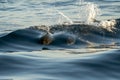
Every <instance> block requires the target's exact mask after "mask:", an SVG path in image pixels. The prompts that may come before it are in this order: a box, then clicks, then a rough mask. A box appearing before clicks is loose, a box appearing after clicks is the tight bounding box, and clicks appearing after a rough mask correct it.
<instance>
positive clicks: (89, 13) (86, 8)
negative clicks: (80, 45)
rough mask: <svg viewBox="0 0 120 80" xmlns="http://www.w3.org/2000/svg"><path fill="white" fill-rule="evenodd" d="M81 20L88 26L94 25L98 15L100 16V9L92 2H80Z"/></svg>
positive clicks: (81, 0)
mask: <svg viewBox="0 0 120 80" xmlns="http://www.w3.org/2000/svg"><path fill="white" fill-rule="evenodd" d="M79 6H80V9H79V18H81V19H85V22H86V23H87V24H91V23H93V21H94V19H95V18H96V17H97V15H99V14H100V9H99V7H98V5H97V4H95V3H91V2H85V1H84V0H80V1H79Z"/></svg>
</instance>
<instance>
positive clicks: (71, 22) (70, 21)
mask: <svg viewBox="0 0 120 80" xmlns="http://www.w3.org/2000/svg"><path fill="white" fill-rule="evenodd" d="M56 11H57V12H58V13H59V14H60V15H62V16H63V17H64V18H65V19H67V20H68V21H69V23H70V24H73V21H72V20H71V19H70V18H69V17H68V16H66V15H65V14H64V13H63V12H61V11H59V10H56Z"/></svg>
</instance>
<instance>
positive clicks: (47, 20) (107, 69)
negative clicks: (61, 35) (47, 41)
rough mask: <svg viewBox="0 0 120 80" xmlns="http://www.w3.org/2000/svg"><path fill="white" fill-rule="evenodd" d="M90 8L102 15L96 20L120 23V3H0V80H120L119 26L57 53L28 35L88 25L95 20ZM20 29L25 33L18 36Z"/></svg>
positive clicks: (98, 0) (96, 0)
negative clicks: (38, 27) (54, 27)
mask: <svg viewBox="0 0 120 80" xmlns="http://www.w3.org/2000/svg"><path fill="white" fill-rule="evenodd" d="M86 4H92V5H95V6H96V7H98V8H99V10H100V11H98V12H99V14H97V16H96V14H95V15H92V16H91V17H92V18H93V17H95V18H96V19H98V20H107V19H118V18H120V1H119V0H84V1H83V0H0V79H13V80H119V79H120V58H119V57H120V54H119V53H120V41H119V39H120V36H119V34H120V31H119V29H120V26H117V30H115V32H109V31H105V34H104V35H103V34H102V33H101V32H97V31H99V30H97V31H94V29H93V31H92V32H90V33H87V34H85V35H80V36H79V37H80V38H81V40H80V41H78V42H76V43H75V45H73V46H72V45H71V46H66V45H58V44H60V43H59V42H58V43H53V45H50V46H48V48H50V49H53V50H42V47H46V46H41V45H39V44H38V43H37V41H36V39H37V38H38V37H39V35H40V34H41V33H40V32H37V31H31V30H24V28H28V27H29V26H34V25H44V24H45V25H54V24H59V23H61V22H64V21H69V22H70V21H87V20H88V19H89V18H91V17H90V12H89V9H88V8H86ZM88 6H89V8H90V6H91V5H87V7H88ZM92 7H94V6H92ZM87 9H88V10H87ZM87 11H88V12H87ZM91 13H94V11H92V12H91ZM63 15H64V16H63ZM65 16H66V17H67V18H65ZM19 29H23V30H21V31H16V32H14V31H15V30H19ZM88 31H89V30H88ZM90 31H91V30H90ZM10 32H13V33H12V34H9V35H8V36H6V35H7V34H8V33H10ZM4 36H5V37H4ZM13 36H16V37H14V38H13ZM73 36H74V35H73ZM12 38H13V39H12ZM27 39H29V40H27ZM34 39H35V40H34ZM83 40H85V42H84V41H83ZM58 41H59V40H58ZM87 43H89V44H90V45H87ZM56 44H57V45H56ZM104 44H106V45H104ZM94 45H95V46H94ZM100 45H101V46H100Z"/></svg>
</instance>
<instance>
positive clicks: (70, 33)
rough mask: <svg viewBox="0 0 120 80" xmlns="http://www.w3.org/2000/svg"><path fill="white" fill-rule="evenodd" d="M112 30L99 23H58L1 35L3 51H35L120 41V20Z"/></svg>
mask: <svg viewBox="0 0 120 80" xmlns="http://www.w3.org/2000/svg"><path fill="white" fill-rule="evenodd" d="M115 21H116V24H115V25H114V27H115V28H116V29H113V30H112V32H111V31H109V30H107V29H105V28H103V27H98V26H95V25H88V24H81V23H79V24H67V25H66V24H58V25H51V26H48V27H46V26H43V25H42V26H33V27H30V28H26V29H20V30H16V31H13V32H11V33H9V34H7V35H5V36H2V37H0V44H1V45H0V51H4V52H6V51H8V52H14V51H35V50H49V49H54V50H56V49H76V48H86V47H88V46H90V45H91V44H92V43H93V44H97V45H103V44H104V45H111V44H113V43H114V45H116V44H119V38H120V35H119V33H120V31H119V28H120V19H116V20H115Z"/></svg>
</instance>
